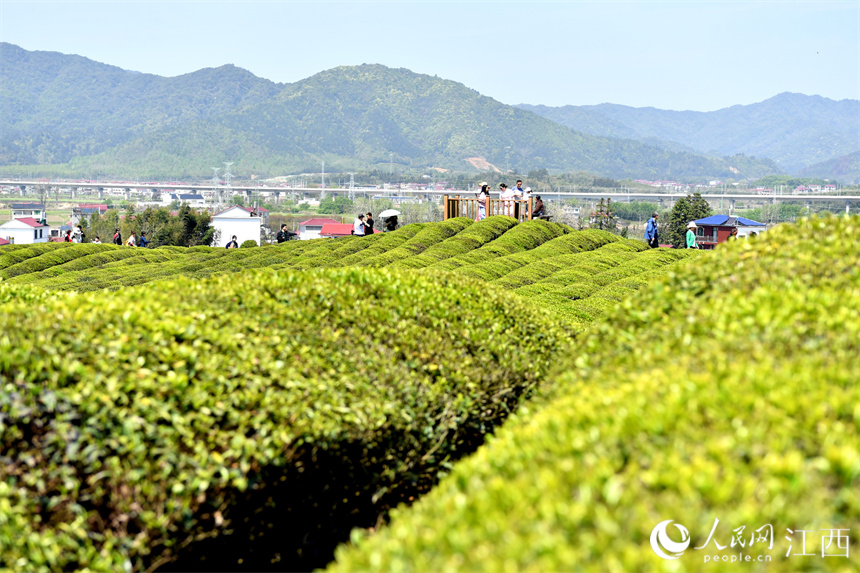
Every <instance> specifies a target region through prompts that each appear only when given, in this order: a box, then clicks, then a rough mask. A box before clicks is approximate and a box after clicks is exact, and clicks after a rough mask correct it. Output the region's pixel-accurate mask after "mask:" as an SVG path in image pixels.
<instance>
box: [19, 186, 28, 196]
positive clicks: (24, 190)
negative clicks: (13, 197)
mask: <svg viewBox="0 0 860 573" xmlns="http://www.w3.org/2000/svg"><path fill="white" fill-rule="evenodd" d="M26 189H27V186H26V185H21V186H20V187H18V190H19V191H21V197H23V196H24V195H26V194H27V191H26Z"/></svg>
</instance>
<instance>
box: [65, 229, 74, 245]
mask: <svg viewBox="0 0 860 573" xmlns="http://www.w3.org/2000/svg"><path fill="white" fill-rule="evenodd" d="M63 242H64V243H71V242H72V231H71V229H70V230H68V231H66V236H65V237H63Z"/></svg>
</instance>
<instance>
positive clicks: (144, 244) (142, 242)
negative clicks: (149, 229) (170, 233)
mask: <svg viewBox="0 0 860 573" xmlns="http://www.w3.org/2000/svg"><path fill="white" fill-rule="evenodd" d="M147 245H149V241H148V240H147V239H146V231H141V232H140V245H139V246H141V247H143V248H144V249H145V248H146V247H147Z"/></svg>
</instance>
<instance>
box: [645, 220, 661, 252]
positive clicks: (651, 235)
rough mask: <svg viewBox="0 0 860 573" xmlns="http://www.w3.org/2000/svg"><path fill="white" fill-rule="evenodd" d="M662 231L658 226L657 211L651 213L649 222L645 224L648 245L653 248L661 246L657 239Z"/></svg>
mask: <svg viewBox="0 0 860 573" xmlns="http://www.w3.org/2000/svg"><path fill="white" fill-rule="evenodd" d="M659 233H660V231H659V229H658V228H657V213H656V212H655V213H654V214H652V215H651V218H650V219H648V224H647V225H645V241H646V242H647V243H648V246H649V247H651V248H652V249H656V248H657V247H659V246H660V243H659V242H658V240H657V237H658V235H659Z"/></svg>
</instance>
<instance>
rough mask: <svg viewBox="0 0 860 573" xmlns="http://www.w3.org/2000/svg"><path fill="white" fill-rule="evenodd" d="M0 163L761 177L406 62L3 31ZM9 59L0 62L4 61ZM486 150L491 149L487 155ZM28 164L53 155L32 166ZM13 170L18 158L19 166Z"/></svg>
mask: <svg viewBox="0 0 860 573" xmlns="http://www.w3.org/2000/svg"><path fill="white" fill-rule="evenodd" d="M0 50H2V53H0V56H2V60H3V61H4V66H3V67H2V69H0V86H2V87H0V90H2V91H0V106H2V107H0V118H2V119H0V121H2V124H0V127H2V128H3V129H2V132H3V135H2V138H0V172H7V173H12V172H20V171H22V170H25V171H32V172H34V173H44V174H47V175H51V176H60V175H68V176H80V175H82V174H92V173H100V174H103V175H107V176H115V177H121V178H125V177H128V174H134V175H136V176H139V177H143V178H154V177H170V178H208V177H209V176H210V174H211V173H210V167H211V166H212V165H219V164H220V163H221V162H222V161H224V160H232V161H233V162H234V166H233V170H234V172H236V173H245V174H255V175H263V176H266V175H282V174H285V173H294V172H314V171H318V170H319V165H320V161H323V160H324V161H325V162H326V165H327V166H328V168H329V169H330V170H336V171H350V170H362V169H364V170H366V169H372V168H375V167H377V166H379V165H380V164H388V163H389V161H390V160H391V155H390V154H393V161H395V162H396V163H397V164H398V166H399V167H400V168H401V169H418V170H420V169H424V168H427V167H439V168H444V169H450V170H454V171H461V172H462V171H479V170H486V169H493V168H495V169H498V170H504V169H508V168H510V169H514V170H518V171H520V172H527V171H529V170H531V169H541V168H546V169H549V170H553V171H588V172H591V173H594V174H598V175H603V176H609V177H615V178H623V177H652V178H676V179H683V178H694V177H695V178H702V177H730V176H734V177H753V178H755V177H761V176H764V175H768V174H774V173H779V172H780V169H779V168H778V167H777V166H776V165H775V164H774V163H772V162H770V161H767V160H755V159H749V158H740V157H731V158H710V157H702V156H700V155H696V154H694V153H689V152H685V151H669V150H666V149H663V148H660V147H657V146H653V145H647V144H643V143H641V142H638V141H634V140H630V139H617V138H610V137H596V136H593V135H588V134H586V133H583V132H581V131H573V130H571V129H568V128H566V127H564V126H561V125H559V124H557V123H555V122H553V121H550V120H547V119H544V118H542V117H540V116H538V115H536V114H534V113H531V112H528V111H524V110H521V109H518V108H515V107H512V106H508V105H504V104H502V103H500V102H497V101H495V100H493V99H491V98H488V97H485V96H482V95H481V94H479V93H477V92H476V91H474V90H472V89H469V88H467V87H466V86H464V85H462V84H459V83H456V82H451V81H448V80H443V79H440V78H437V77H432V76H428V75H422V74H416V73H413V72H411V71H409V70H406V69H391V68H387V67H384V66H379V65H363V66H353V67H340V68H334V69H332V70H328V71H325V72H321V73H319V74H316V75H314V76H312V77H310V78H307V79H305V80H302V81H299V82H296V83H293V84H288V85H280V84H274V83H272V82H269V81H267V80H263V79H260V78H256V77H255V76H253V75H252V74H250V73H249V72H247V71H245V70H241V69H239V68H236V67H233V66H223V67H220V68H217V69H207V70H200V71H198V72H194V73H192V74H187V75H185V76H180V77H176V78H162V77H158V76H153V75H149V74H137V73H132V72H128V71H125V70H121V69H119V68H115V67H112V66H107V65H104V64H99V63H97V62H92V61H90V60H87V59H85V58H82V57H79V56H67V55H62V54H57V53H50V52H28V51H26V50H23V49H21V48H19V47H17V46H13V45H11V44H0ZM7 60H8V63H7ZM484 162H489V164H490V165H491V166H490V167H488V166H486V164H485V163H484ZM33 164H41V165H44V164H53V165H50V166H48V165H44V166H43V167H39V166H38V165H33ZM16 170H17V171H16Z"/></svg>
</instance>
